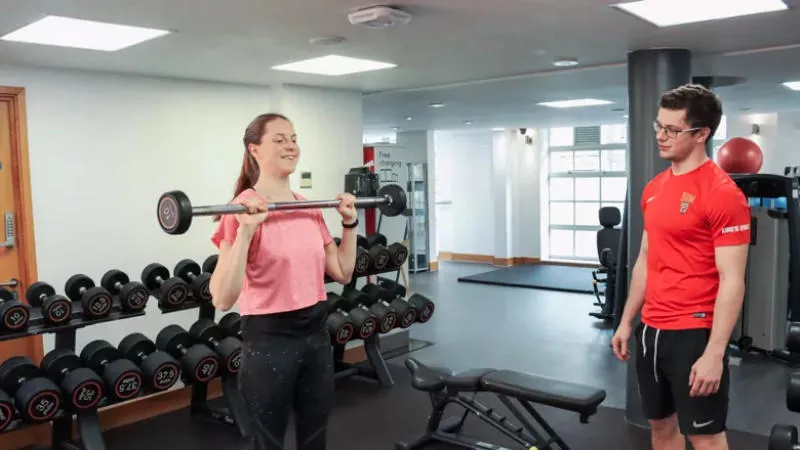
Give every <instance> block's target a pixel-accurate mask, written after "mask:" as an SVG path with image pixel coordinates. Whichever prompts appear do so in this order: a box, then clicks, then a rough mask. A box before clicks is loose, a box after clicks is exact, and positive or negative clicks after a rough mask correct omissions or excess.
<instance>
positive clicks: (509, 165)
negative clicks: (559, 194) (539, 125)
mask: <svg viewBox="0 0 800 450" xmlns="http://www.w3.org/2000/svg"><path fill="white" fill-rule="evenodd" d="M539 134H540V133H539V132H538V131H536V130H533V129H529V131H528V135H527V138H528V139H526V136H522V135H520V134H519V131H518V129H517V128H512V129H506V130H499V131H490V130H470V131H437V132H436V134H435V149H434V153H435V158H436V171H435V183H436V185H437V188H438V192H437V206H436V210H437V213H436V214H437V227H438V228H437V231H438V233H437V239H438V245H439V247H438V251H439V252H452V253H465V254H471V255H488V256H492V257H494V258H502V259H506V258H521V257H528V258H538V257H540V254H541V251H540V249H541V243H540V241H541V237H540V236H541V232H540V218H539V215H540V212H539V210H540V206H539V205H540V198H539V191H540V189H541V182H540V180H541V175H540V165H541V164H540V155H541V153H542V139H541V138H540V136H539Z"/></svg>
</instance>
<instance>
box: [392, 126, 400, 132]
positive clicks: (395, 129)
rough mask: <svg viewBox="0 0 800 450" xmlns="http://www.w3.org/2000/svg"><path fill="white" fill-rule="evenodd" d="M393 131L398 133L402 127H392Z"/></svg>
mask: <svg viewBox="0 0 800 450" xmlns="http://www.w3.org/2000/svg"><path fill="white" fill-rule="evenodd" d="M392 129H393V130H394V131H397V130H399V129H400V127H392Z"/></svg>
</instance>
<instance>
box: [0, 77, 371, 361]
mask: <svg viewBox="0 0 800 450" xmlns="http://www.w3.org/2000/svg"><path fill="white" fill-rule="evenodd" d="M0 85H6V86H9V85H11V86H22V87H25V88H26V94H27V113H28V140H29V149H30V150H29V151H30V162H31V183H32V192H33V210H34V226H35V239H36V251H37V265H38V272H39V279H40V280H43V281H47V282H48V283H51V284H52V285H53V286H54V287H55V288H56V289H57V290H58V291H60V292H63V286H64V283H65V281H66V280H67V278H68V277H70V276H71V275H73V274H75V273H84V274H87V275H89V276H90V277H92V278H93V279H94V280H95V282H96V283H98V284H99V282H100V278H101V276H102V275H103V273H105V272H106V271H107V270H109V269H111V268H117V269H121V270H123V271H125V272H126V273H127V274H128V275H129V276H130V277H131V279H134V280H139V279H140V278H141V271H142V269H143V268H144V267H145V266H146V265H147V264H149V263H152V262H160V263H162V264H164V265H165V266H166V267H167V268H169V269H170V271H172V269H173V267H174V265H175V263H176V262H177V261H179V260H180V259H183V258H193V259H195V260H197V261H198V262H202V261H203V260H204V259H205V258H206V257H207V256H209V255H211V254H214V253H216V248H215V247H214V246H213V245H212V244H211V241H210V236H211V235H212V233H213V231H214V229H215V225H216V224H214V223H213V222H212V221H211V219H210V218H198V219H195V221H194V222H193V224H192V228H191V229H190V230H189V231H188V232H187V233H186V234H184V235H180V236H170V235H167V234H165V233H164V232H163V231H161V229H160V228H159V226H158V223H157V221H156V217H155V204H156V202H157V200H158V197H159V195H161V193H163V192H164V191H167V190H172V189H181V190H184V191H185V192H186V193H187V194H188V195H189V197H190V198H191V199H192V200H193V202H194V203H195V204H216V203H225V202H227V201H229V200H230V198H231V196H232V193H233V187H234V182H235V180H236V177H237V175H238V173H239V168H240V166H241V161H242V155H243V153H244V148H243V146H242V135H243V133H244V129H245V127H246V125H247V124H248V123H249V122H250V121H251V120H252V119H253V118H254V117H255V116H256V115H257V114H260V113H263V112H267V111H277V112H283V113H285V114H287V115H288V116H289V117H290V119H292V120H293V122H294V123H295V125H296V127H297V129H298V133H299V135H300V144H301V146H302V147H301V148H302V151H303V153H302V156H301V162H300V167H304V168H310V169H311V170H312V172H313V175H314V186H313V189H310V190H301V191H300V192H302V193H303V194H304V195H307V196H309V197H311V198H316V197H322V198H330V197H332V196H333V195H335V194H336V193H338V192H341V191H342V190H343V184H344V173H345V171H346V170H345V169H344V168H345V167H351V166H352V165H357V164H359V163H360V161H361V131H362V123H361V118H362V115H361V114H362V113H361V101H360V95H358V94H356V93H344V92H326V91H322V90H313V89H302V88H294V87H280V88H278V89H268V88H258V87H245V86H235V85H225V84H212V83H200V82H190V81H175V80H167V79H158V78H147V77H134V76H122V75H110V74H97V73H88V72H77V71H63V70H61V71H56V70H46V69H29V68H17V67H6V66H0ZM330 111H336V114H330ZM293 187H294V188H295V189H297V183H296V178H295V184H294V186H293ZM334 214H335V212H334ZM326 218H327V219H328V224H329V227H330V229H331V232H332V233H334V234H335V235H336V234H338V233H339V232H340V230H341V225H340V222H341V221H340V220H338V219H337V218H335V217H333V216H330V215H329V214H327V213H326ZM156 304H157V303H156V300H155V299H153V298H151V299H150V304H149V305H148V307H147V310H146V311H147V314H146V315H145V316H144V317H140V318H133V319H126V320H122V321H115V322H110V323H106V324H100V325H93V326H90V327H86V328H83V329H80V330H79V331H78V334H77V347H78V349H80V348H82V347H83V345H85V344H86V343H88V342H89V341H91V340H93V339H98V338H103V339H107V340H109V341H110V342H111V343H112V344H114V345H116V344H118V343H119V341H120V340H121V339H122V338H123V337H124V336H125V335H127V334H129V333H131V332H135V331H139V332H143V333H144V334H146V335H147V336H149V337H151V338H152V339H155V337H156V335H157V333H158V331H159V330H161V329H162V328H163V327H164V326H166V325H168V324H172V323H176V324H180V325H182V326H184V327H185V328H187V329H188V327H189V326H191V324H192V323H193V322H194V321H195V320H196V319H197V311H196V310H189V311H184V312H178V313H171V314H161V313H160V312H159V310H158V308H157V307H156ZM53 342H54V341H53V336H52V335H45V336H44V344H45V351H48V350H50V349H51V348H52V346H53Z"/></svg>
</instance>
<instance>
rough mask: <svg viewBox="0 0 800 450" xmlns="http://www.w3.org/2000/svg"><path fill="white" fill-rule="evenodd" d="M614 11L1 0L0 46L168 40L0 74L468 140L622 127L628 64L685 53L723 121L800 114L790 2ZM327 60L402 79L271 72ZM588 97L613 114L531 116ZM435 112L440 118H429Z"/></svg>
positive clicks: (43, 57)
mask: <svg viewBox="0 0 800 450" xmlns="http://www.w3.org/2000/svg"><path fill="white" fill-rule="evenodd" d="M697 1H703V0H697ZM739 1H744V0H739ZM753 1H757V0H753ZM615 2H616V1H614V0H503V1H498V2H489V1H486V0H398V1H394V2H391V5H393V6H396V7H398V8H401V9H404V10H406V11H408V12H410V13H412V14H413V15H414V18H413V19H412V20H411V22H410V23H409V24H407V25H404V26H397V27H395V28H390V29H387V30H371V29H366V28H359V27H354V26H352V25H350V24H349V23H348V21H347V13H348V12H350V11H352V10H354V9H358V8H360V7H364V6H367V5H369V4H371V3H370V0H364V3H361V2H359V1H357V0H293V1H288V0H227V1H220V0H136V1H132V0H69V1H67V0H25V1H21V0H0V11H3V13H2V15H0V34H5V33H6V32H8V31H11V30H14V29H16V28H19V27H20V26H22V25H25V24H27V23H30V22H33V21H35V20H36V19H38V18H40V17H42V16H43V15H46V14H56V15H66V16H71V17H78V18H84V19H93V20H102V21H109V22H116V23H124V24H129V25H139V26H149V27H156V28H166V29H169V30H173V31H174V34H171V35H169V36H167V37H165V38H161V39H156V40H153V41H150V42H146V43H144V44H141V45H139V46H135V47H132V48H129V49H126V50H123V51H120V52H115V53H104V52H92V51H86V50H77V49H66V48H54V47H43V46H33V45H26V44H15V43H8V42H0V61H2V62H6V63H14V64H31V65H38V66H50V67H67V68H77V69H87V70H102V71H112V72H126V73H137V74H146V75H156V76H166V77H179V78H191V79H199V80H211V81H223V82H233V83H247V84H262V85H269V84H272V83H277V82H284V83H297V84H307V85H314V86H327V87H338V88H346V89H356V90H360V91H363V92H365V94H366V95H365V110H364V111H365V127H366V128H368V129H373V130H383V129H388V128H391V127H393V126H399V127H401V129H426V128H433V127H435V128H451V127H463V126H464V125H463V121H464V120H471V121H473V123H474V124H473V125H472V126H474V127H479V126H480V127H486V126H532V125H539V124H560V123H568V124H572V123H580V122H581V121H590V122H593V123H597V122H598V121H613V122H619V121H621V120H624V119H622V114H624V111H613V109H614V108H625V107H626V103H627V94H626V91H627V69H626V67H625V60H626V55H627V53H628V52H629V51H631V50H635V49H639V48H651V47H670V46H672V47H681V48H689V49H691V50H692V51H693V54H694V55H695V57H694V62H693V65H694V68H695V70H694V71H695V73H696V74H698V75H701V74H702V75H707V74H713V75H733V76H742V77H745V78H747V82H746V83H745V84H743V85H740V86H735V87H730V88H721V89H720V90H719V93H720V95H721V96H722V97H723V100H724V101H725V107H726V111H728V112H733V111H738V110H739V109H741V108H750V111H752V112H756V111H762V110H768V111H775V110H783V109H800V93H793V92H791V91H789V90H788V89H786V88H785V87H782V86H780V84H779V83H780V82H782V81H787V80H792V79H800V26H798V24H800V0H786V3H787V4H788V5H789V7H790V10H788V11H784V12H779V13H769V14H763V15H758V16H750V17H742V18H736V19H729V20H724V21H718V22H704V23H696V24H691V25H685V26H678V27H671V28H664V29H659V28H656V27H653V26H652V25H650V24H648V23H645V22H643V21H641V20H638V19H636V18H634V17H632V16H630V15H628V14H625V13H622V12H620V11H617V10H615V9H613V8H610V7H609V6H608V5H610V4H613V3H615ZM320 36H341V37H344V38H345V39H346V42H345V43H344V44H343V45H341V46H339V47H333V48H326V47H316V46H313V45H311V44H310V43H309V40H310V39H312V38H315V37H320ZM751 50H754V51H752V52H750V51H751ZM332 52H335V53H340V54H344V55H347V56H355V57H363V58H370V59H377V60H383V61H389V62H393V63H395V64H397V65H398V68H396V69H392V70H383V71H376V72H371V73H366V74H360V75H349V76H343V77H322V76H311V75H298V74H291V73H285V72H276V71H272V70H270V67H272V66H273V65H276V64H281V63H286V62H290V61H293V60H300V59H305V58H308V57H314V56H321V55H325V54H328V53H332ZM556 57H575V58H578V59H579V60H580V62H581V65H580V66H578V67H576V68H573V69H567V70H554V69H555V68H554V67H553V66H552V64H551V62H552V60H553V59H554V58H556ZM583 96H591V97H598V98H603V99H607V100H611V101H614V102H615V104H614V105H609V106H600V107H592V108H580V109H571V110H552V109H549V108H542V107H538V106H536V105H535V103H536V102H538V101H543V100H556V99H562V98H574V97H583ZM431 102H444V103H446V104H447V106H446V107H445V108H438V109H432V108H429V107H428V104H429V103H431ZM406 116H413V118H414V120H412V121H406V120H405V117H406Z"/></svg>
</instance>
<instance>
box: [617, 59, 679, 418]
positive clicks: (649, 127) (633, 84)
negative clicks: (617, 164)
mask: <svg viewBox="0 0 800 450" xmlns="http://www.w3.org/2000/svg"><path fill="white" fill-rule="evenodd" d="M691 58H692V54H691V52H690V51H689V50H684V49H653V50H637V51H634V52H631V53H629V54H628V109H629V113H628V202H627V205H626V211H625V216H626V218H627V220H626V222H625V223H624V224H623V226H624V227H625V230H624V232H625V233H626V234H627V238H628V239H627V243H628V249H627V255H626V254H625V253H622V255H620V256H622V257H623V258H624V257H626V256H627V259H626V261H624V262H622V261H621V263H622V264H621V266H623V267H626V268H627V279H628V280H630V277H631V269H633V263H634V262H635V261H636V258H637V257H638V256H639V246H640V245H641V241H642V231H643V227H644V220H643V217H642V209H641V207H640V205H641V198H642V191H643V190H644V187H645V185H646V184H647V183H648V182H649V181H650V180H651V179H652V178H653V177H654V176H656V175H657V174H658V173H659V172H661V171H663V170H664V169H666V168H667V167H669V163H668V162H667V161H665V160H663V159H661V158H659V156H658V144H657V142H656V138H655V133H654V132H653V121H654V120H655V119H656V117H657V116H658V104H659V101H660V99H661V94H663V93H664V92H665V91H668V90H670V89H674V88H676V87H678V86H681V85H683V84H686V83H689V82H691V79H692V73H691ZM619 288H622V289H625V292H624V294H625V295H624V296H621V297H622V298H623V301H624V299H625V298H627V289H628V283H625V284H624V285H621V286H619ZM619 310H620V312H621V311H622V307H620V308H619ZM638 322H639V319H638V317H637V319H636V320H635V321H634V323H633V326H634V327H636V326H637V325H638ZM628 348H629V349H631V351H633V350H634V349H635V348H636V347H635V343H634V342H633V338H632V337H631V340H630V342H629V343H628ZM626 364H627V389H626V399H625V417H626V419H627V420H628V422H629V423H632V424H634V425H639V426H645V427H646V426H648V424H647V420H646V419H645V418H644V415H643V414H642V407H641V400H640V398H639V391H638V387H637V383H636V367H635V363H634V361H633V358H632V359H631V360H630V361H628V362H627V363H626Z"/></svg>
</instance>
